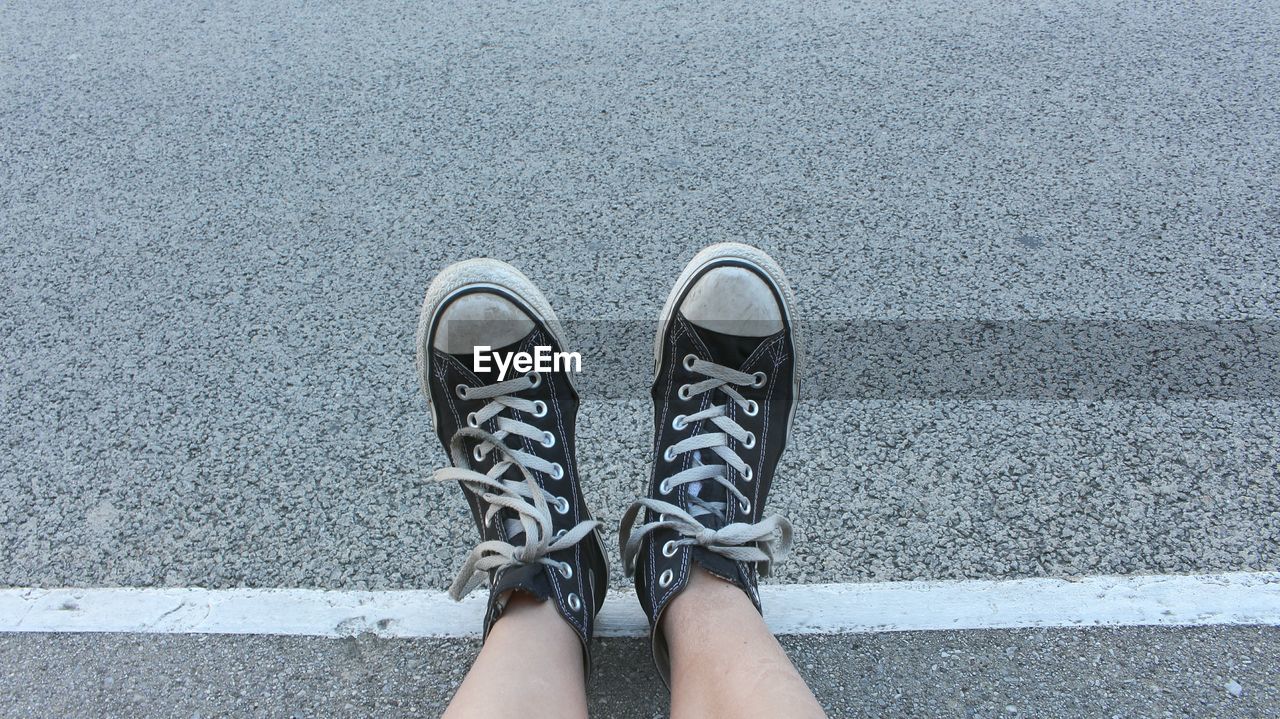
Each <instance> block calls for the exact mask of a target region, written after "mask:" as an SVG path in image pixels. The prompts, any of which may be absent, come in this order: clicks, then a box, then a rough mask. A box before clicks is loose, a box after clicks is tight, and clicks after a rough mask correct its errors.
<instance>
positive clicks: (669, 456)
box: [662, 445, 676, 462]
mask: <svg viewBox="0 0 1280 719" xmlns="http://www.w3.org/2000/svg"><path fill="white" fill-rule="evenodd" d="M675 449H676V448H675V445H672V446H670V447H667V449H666V451H664V452H663V453H662V459H663V461H664V462H674V461H675V459H676V452H675Z"/></svg>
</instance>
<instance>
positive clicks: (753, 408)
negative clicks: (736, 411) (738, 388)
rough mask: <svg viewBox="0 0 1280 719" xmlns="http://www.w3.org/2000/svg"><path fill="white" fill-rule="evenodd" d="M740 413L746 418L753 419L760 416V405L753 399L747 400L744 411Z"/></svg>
mask: <svg viewBox="0 0 1280 719" xmlns="http://www.w3.org/2000/svg"><path fill="white" fill-rule="evenodd" d="M742 412H743V413H744V414H746V415H747V416H748V417H754V416H756V415H758V414H760V403H759V402H757V401H755V400H754V399H749V400H747V406H746V409H744V410H742Z"/></svg>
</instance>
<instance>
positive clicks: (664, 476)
mask: <svg viewBox="0 0 1280 719" xmlns="http://www.w3.org/2000/svg"><path fill="white" fill-rule="evenodd" d="M793 306H794V301H793V299H792V293H791V288H790V286H789V285H788V284H787V281H786V278H785V277H784V276H783V273H782V270H781V268H779V267H778V264H777V263H776V262H774V260H773V259H772V258H770V257H769V256H768V255H767V254H765V253H764V252H762V251H761V250H758V249H756V248H753V247H749V246H746V245H742V244H737V243H722V244H717V245H713V246H711V247H708V248H706V249H704V250H703V251H702V252H700V253H698V255H697V256H695V257H694V258H693V260H692V261H691V262H690V263H689V264H688V266H686V267H685V269H684V271H683V272H682V273H681V274H680V276H679V278H678V279H677V281H676V284H675V287H674V288H673V289H672V290H671V293H670V295H669V296H668V297H667V300H666V303H665V304H664V306H663V308H662V314H661V316H660V317H659V326H658V333H657V337H656V340H655V343H654V364H655V379H654V382H653V389H652V395H653V410H654V444H653V451H654V457H653V467H652V471H651V474H650V478H649V488H648V492H647V494H646V496H644V497H641V498H639V499H637V500H636V501H635V502H634V503H633V504H632V505H631V507H630V508H629V509H628V510H627V511H626V513H625V515H624V517H623V520H622V527H621V530H620V545H621V552H622V559H623V564H624V569H625V570H626V573H627V575H628V576H634V577H635V585H636V595H637V597H638V598H639V600H640V603H641V605H642V606H643V608H644V610H645V613H646V614H647V615H648V617H649V626H650V634H651V637H652V646H653V656H654V661H655V663H656V665H657V667H658V669H659V673H660V674H661V675H662V677H663V680H664V681H669V661H668V654H667V648H666V642H665V641H664V640H663V637H662V633H661V630H660V624H659V620H660V618H661V616H662V613H663V610H664V609H665V608H666V607H667V606H668V605H669V604H670V603H671V600H672V599H673V598H674V597H675V596H676V595H678V594H679V593H680V592H681V591H683V590H684V588H685V587H686V586H687V584H688V581H689V578H690V569H691V565H692V564H693V563H696V564H698V565H699V566H701V567H702V568H704V569H705V570H706V571H708V572H710V573H711V574H713V575H716V576H717V577H720V578H721V579H724V580H725V581H728V582H730V583H732V584H734V585H736V586H738V587H740V588H741V589H742V590H743V591H744V592H746V593H747V595H748V596H749V597H750V598H751V601H752V603H753V604H754V605H755V607H756V609H757V610H759V609H760V599H759V594H758V592H757V578H758V576H760V575H767V574H768V572H769V567H770V564H771V563H772V562H774V561H776V560H779V559H781V558H782V556H784V555H785V554H786V552H787V549H788V548H789V546H790V543H791V525H790V523H789V522H787V520H786V519H783V518H782V517H779V516H776V515H769V516H767V515H765V513H764V507H765V502H766V500H767V498H768V495H769V488H770V485H771V484H772V482H773V475H774V468H775V467H776V465H777V462H778V458H779V456H780V455H781V454H782V451H783V449H784V448H785V446H786V442H787V435H788V434H789V432H790V428H791V422H792V418H793V416H794V412H795V400H796V396H797V392H798V389H799V381H800V353H799V349H798V347H797V342H796V338H795V333H794V329H793V326H792V322H793V317H792V310H793ZM563 337H564V336H563V332H562V330H561V328H560V325H559V322H558V320H557V319H556V315H555V312H553V311H552V309H551V306H550V304H549V303H548V302H547V299H546V297H544V296H543V294H542V293H541V292H540V291H538V289H537V287H535V286H534V285H533V283H532V282H531V281H530V280H529V279H528V278H527V277H525V276H524V275H523V274H521V273H520V272H519V271H518V270H516V269H515V268H514V267H512V266H510V265H508V264H506V263H504V262H499V261H497V260H492V259H475V260H467V261H465V262H460V263H458V264H455V265H452V266H450V267H448V268H446V269H445V270H443V271H442V272H441V273H440V274H439V275H438V276H437V277H436V278H435V280H434V281H433V282H432V283H431V286H430V288H429V289H428V290H427V296H426V299H425V300H424V301H423V305H422V313H421V316H420V318H419V324H418V335H417V345H418V355H417V369H418V376H419V379H420V381H421V383H422V388H423V392H424V393H425V394H426V396H427V401H428V404H429V406H430V408H431V414H432V418H433V420H434V423H435V430H436V434H437V435H438V436H439V438H440V441H441V442H442V443H443V444H444V446H445V449H446V451H447V452H448V454H449V457H450V460H451V463H452V465H453V466H451V467H448V468H444V469H441V470H438V471H437V472H436V475H435V477H436V479H437V480H440V481H446V482H453V481H456V482H458V483H459V484H460V485H461V487H462V490H463V494H464V495H465V497H466V501H467V504H468V505H469V506H470V508H471V513H472V516H473V518H474V520H475V524H476V528H477V529H478V530H479V532H480V537H481V541H480V543H479V544H478V545H476V547H475V548H474V549H473V550H472V551H471V553H470V554H469V555H468V556H467V559H466V561H465V562H464V564H463V566H462V569H461V571H460V572H459V574H458V577H457V579H456V580H455V581H454V583H453V585H452V587H451V588H450V590H449V591H450V594H451V595H452V596H453V597H454V598H455V599H460V598H462V597H463V596H464V595H466V594H467V593H468V592H470V591H471V590H472V589H474V588H475V587H476V586H477V585H478V584H479V583H480V581H481V580H482V579H484V578H486V577H487V578H488V581H489V587H490V590H489V601H488V605H487V611H486V614H485V619H484V634H485V636H488V633H489V630H490V628H491V627H492V626H493V624H494V622H495V621H497V620H498V618H500V617H501V616H502V613H503V610H504V608H505V601H506V598H507V597H509V596H510V595H511V593H513V592H523V593H526V594H528V595H530V596H532V597H534V598H536V599H538V600H542V601H553V602H555V606H556V608H557V609H558V611H559V614H560V616H561V617H563V618H564V621H566V622H567V623H568V624H569V625H570V626H571V627H572V628H573V630H574V631H575V632H576V633H577V635H578V637H579V638H580V639H581V641H582V647H583V660H584V662H586V665H587V667H588V669H589V667H590V640H591V636H592V633H593V628H594V625H595V619H596V614H597V612H599V610H600V607H601V605H602V604H603V603H604V599H605V593H606V589H607V586H608V579H609V571H608V565H607V560H606V553H605V549H604V544H603V539H602V536H601V523H600V522H599V521H597V520H595V519H593V516H592V514H591V511H590V509H588V507H587V504H586V502H585V500H584V498H583V492H582V483H581V478H580V477H579V472H578V464H577V461H576V457H575V450H576V441H577V437H576V432H575V427H576V418H577V413H578V395H577V392H576V391H575V389H574V386H573V382H572V377H571V374H570V372H569V371H567V368H565V367H563V366H560V367H557V369H556V371H550V372H536V371H532V372H525V373H519V374H515V375H514V376H512V375H511V373H510V372H508V374H507V375H505V376H504V377H503V378H502V379H499V370H498V368H497V366H496V363H494V362H482V363H481V365H482V366H481V370H487V371H478V370H477V364H476V362H475V359H476V357H475V354H476V352H477V348H484V349H480V350H479V351H480V352H481V353H482V354H484V355H486V356H485V357H482V359H486V360H487V359H490V358H491V357H492V356H494V355H497V356H506V357H511V356H515V355H514V353H518V352H524V353H528V354H529V355H531V356H536V353H537V352H538V351H539V350H538V348H540V347H541V348H545V349H543V350H542V352H544V353H546V354H549V355H551V356H554V353H558V352H564V351H566V348H565V344H564V339H563ZM485 365H487V366H485ZM642 515H643V516H642ZM637 525H638V526H637Z"/></svg>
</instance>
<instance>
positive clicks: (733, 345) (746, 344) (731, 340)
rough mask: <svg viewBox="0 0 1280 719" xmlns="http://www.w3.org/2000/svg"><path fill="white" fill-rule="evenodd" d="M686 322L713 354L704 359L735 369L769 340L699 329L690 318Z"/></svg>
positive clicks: (703, 328)
mask: <svg viewBox="0 0 1280 719" xmlns="http://www.w3.org/2000/svg"><path fill="white" fill-rule="evenodd" d="M681 317H684V315H681ZM685 322H687V323H688V324H689V326H690V327H692V328H693V331H694V333H695V334H696V335H697V336H698V338H699V339H701V340H702V343H703V344H705V345H706V346H707V349H708V350H709V351H710V352H711V356H710V357H704V358H703V359H708V360H710V361H712V362H715V363H716V364H720V365H724V366H725V367H732V368H734V369H737V368H738V367H741V366H742V364H743V363H744V362H746V361H747V358H748V357H750V356H751V354H752V353H753V352H755V351H756V349H758V348H759V347H760V344H761V343H763V342H764V341H765V340H767V339H769V337H738V336H737V335H727V334H725V333H723V332H716V331H715V330H709V329H707V328H706V327H699V326H698V325H696V324H694V323H693V322H690V321H689V319H688V318H685Z"/></svg>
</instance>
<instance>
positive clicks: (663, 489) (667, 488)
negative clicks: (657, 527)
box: [658, 479, 671, 522]
mask: <svg viewBox="0 0 1280 719" xmlns="http://www.w3.org/2000/svg"><path fill="white" fill-rule="evenodd" d="M658 492H659V493H660V494H670V493H671V485H670V484H668V483H667V480H665V479H664V480H662V481H661V482H660V483H658ZM662 521H664V522H665V521H666V520H665V519H663V520H662Z"/></svg>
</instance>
